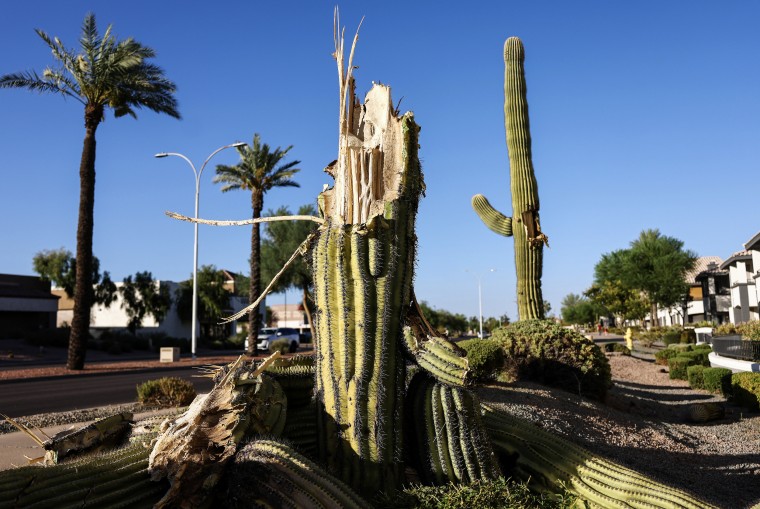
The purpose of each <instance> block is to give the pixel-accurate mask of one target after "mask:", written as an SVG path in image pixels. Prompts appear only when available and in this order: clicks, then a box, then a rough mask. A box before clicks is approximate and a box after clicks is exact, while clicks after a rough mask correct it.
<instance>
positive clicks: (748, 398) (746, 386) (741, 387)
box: [731, 373, 760, 411]
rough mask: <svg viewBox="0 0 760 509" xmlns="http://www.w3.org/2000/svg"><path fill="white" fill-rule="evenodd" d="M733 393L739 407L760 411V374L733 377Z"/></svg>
mask: <svg viewBox="0 0 760 509" xmlns="http://www.w3.org/2000/svg"><path fill="white" fill-rule="evenodd" d="M731 393H732V395H733V398H734V403H736V404H737V405H740V406H743V407H747V408H748V409H749V410H751V411H757V410H758V409H760V373H734V374H733V375H731Z"/></svg>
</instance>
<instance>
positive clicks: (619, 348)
mask: <svg viewBox="0 0 760 509" xmlns="http://www.w3.org/2000/svg"><path fill="white" fill-rule="evenodd" d="M604 351H605V352H616V353H621V354H623V355H631V350H630V349H629V348H628V347H627V346H625V345H624V344H622V343H607V344H605V345H604Z"/></svg>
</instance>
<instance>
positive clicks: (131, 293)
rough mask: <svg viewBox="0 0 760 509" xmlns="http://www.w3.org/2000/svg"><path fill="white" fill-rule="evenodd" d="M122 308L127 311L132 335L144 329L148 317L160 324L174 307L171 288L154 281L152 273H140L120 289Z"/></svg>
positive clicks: (129, 277) (128, 324) (126, 279)
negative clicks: (170, 292) (143, 324)
mask: <svg viewBox="0 0 760 509" xmlns="http://www.w3.org/2000/svg"><path fill="white" fill-rule="evenodd" d="M119 293H120V294H121V298H122V304H121V307H122V308H123V309H124V311H126V313H127V316H128V317H129V321H128V322H127V329H128V330H129V332H131V333H132V334H135V333H136V332H137V329H139V328H140V327H142V322H143V320H144V319H145V317H146V316H148V315H150V316H152V317H153V319H154V320H156V321H157V322H160V321H161V320H163V319H164V316H166V312H167V311H168V310H169V308H170V307H171V305H172V299H171V295H170V294H169V288H168V287H167V286H166V285H165V284H161V283H160V282H158V281H156V280H154V279H153V274H151V273H150V272H147V271H146V272H138V273H136V274H135V277H134V279H133V278H132V276H127V277H125V278H124V284H123V285H122V286H121V288H119Z"/></svg>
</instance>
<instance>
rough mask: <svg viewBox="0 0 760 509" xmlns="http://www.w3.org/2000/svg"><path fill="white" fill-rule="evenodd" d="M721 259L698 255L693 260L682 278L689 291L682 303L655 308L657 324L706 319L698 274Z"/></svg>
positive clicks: (685, 322)
mask: <svg viewBox="0 0 760 509" xmlns="http://www.w3.org/2000/svg"><path fill="white" fill-rule="evenodd" d="M722 261H723V260H721V258H720V257H719V256H700V257H699V258H697V260H696V261H695V262H694V267H693V268H692V269H691V270H690V271H688V272H687V273H686V274H684V280H685V281H686V283H687V284H688V285H689V293H688V294H687V295H686V296H685V297H686V300H685V302H684V305H681V306H674V307H671V308H665V309H662V308H658V309H657V325H659V326H661V327H663V326H670V325H681V326H684V325H689V324H690V323H697V322H701V321H702V320H706V319H707V317H706V313H705V302H704V295H703V288H702V283H701V281H699V280H698V276H699V275H700V274H702V273H703V272H706V271H708V270H710V269H711V268H713V267H717V266H718V265H719V264H720V263H721V262H722Z"/></svg>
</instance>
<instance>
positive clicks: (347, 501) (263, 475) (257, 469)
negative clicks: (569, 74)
mask: <svg viewBox="0 0 760 509" xmlns="http://www.w3.org/2000/svg"><path fill="white" fill-rule="evenodd" d="M225 486H226V489H225V490H224V494H225V495H226V500H225V501H224V507H230V508H233V509H242V508H260V507H277V508H283V509H364V508H366V507H370V505H369V504H368V503H367V502H366V501H364V500H362V498H361V497H359V496H358V495H357V494H355V493H354V492H353V491H352V490H351V488H349V487H348V486H347V485H346V484H344V483H343V482H341V481H340V480H339V479H337V478H335V477H334V476H332V475H330V474H329V473H327V472H326V471H325V470H324V469H323V468H322V467H320V466H319V465H317V464H316V463H314V462H313V461H311V460H309V459H307V458H306V457H304V456H302V455H301V454H299V453H298V452H296V451H294V450H293V449H292V448H291V447H289V446H287V445H285V444H282V443H280V442H276V441H272V440H257V441H253V442H250V443H248V444H245V445H244V446H242V447H241V448H240V449H239V450H238V452H237V454H235V458H234V460H233V461H232V462H231V463H230V465H229V467H228V470H227V474H226V477H225Z"/></svg>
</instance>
